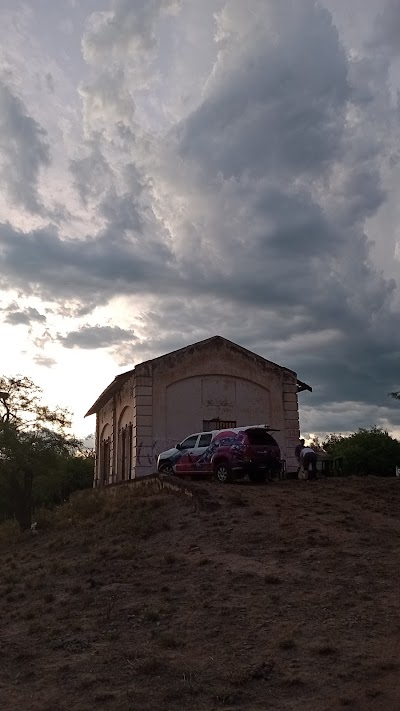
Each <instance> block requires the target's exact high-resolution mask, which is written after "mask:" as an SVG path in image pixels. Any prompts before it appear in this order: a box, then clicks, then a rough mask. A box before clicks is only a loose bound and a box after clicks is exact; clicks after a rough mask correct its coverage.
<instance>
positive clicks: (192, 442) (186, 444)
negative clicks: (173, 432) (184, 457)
mask: <svg viewBox="0 0 400 711" xmlns="http://www.w3.org/2000/svg"><path fill="white" fill-rule="evenodd" d="M198 436H199V435H197V434H196V435H190V437H186V439H184V440H183V442H181V449H194V447H195V446H196V444H197V438H198Z"/></svg>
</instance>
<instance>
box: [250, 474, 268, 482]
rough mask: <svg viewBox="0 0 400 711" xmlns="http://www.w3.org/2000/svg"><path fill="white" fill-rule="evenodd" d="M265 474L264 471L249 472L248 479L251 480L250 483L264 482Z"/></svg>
mask: <svg viewBox="0 0 400 711" xmlns="http://www.w3.org/2000/svg"><path fill="white" fill-rule="evenodd" d="M266 478H267V477H266V474H265V472H250V473H249V479H250V481H251V482H252V484H264V482H265V480H266Z"/></svg>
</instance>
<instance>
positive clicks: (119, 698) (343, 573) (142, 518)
mask: <svg viewBox="0 0 400 711" xmlns="http://www.w3.org/2000/svg"><path fill="white" fill-rule="evenodd" d="M206 487H207V489H208V491H209V492H210V497H209V498H211V499H212V500H214V502H216V503H215V505H214V506H213V507H211V506H209V507H202V506H200V505H199V503H198V501H197V498H196V497H194V498H193V499H190V498H188V497H186V496H183V495H178V494H176V493H172V492H169V491H166V490H164V491H161V492H160V491H157V490H156V489H153V488H144V487H143V488H142V487H138V488H136V487H133V486H131V487H124V488H119V489H114V490H113V494H112V495H111V493H104V492H93V493H91V492H88V494H87V495H83V496H78V497H75V498H74V499H73V500H72V501H71V502H70V503H69V504H67V505H65V506H64V507H63V508H62V509H59V510H58V511H57V512H55V513H52V514H47V515H46V516H45V517H43V516H42V517H41V519H40V520H39V532H38V535H37V536H32V535H30V534H29V535H28V534H26V535H24V536H20V535H19V534H18V533H17V532H16V531H15V529H14V527H13V526H12V525H11V524H7V525H4V526H3V527H0V707H1V709H2V710H3V711H11V710H12V711H14V710H15V711H16V710H17V709H18V710H19V709H29V711H64V709H65V710H68V711H89V710H90V711H91V710H92V709H98V708H101V709H115V710H117V711H128V710H132V711H133V710H134V709H135V710H139V709H140V710H142V711H147V710H148V711H150V710H151V711H153V710H154V709H156V710H157V711H164V710H165V711H167V710H168V711H169V710H170V709H178V710H179V709H190V710H191V711H193V709H204V711H206V710H207V711H210V710H212V709H216V710H218V709H248V710H249V711H250V710H251V711H257V710H258V709H260V711H261V709H262V710H263V711H265V709H271V710H274V711H280V710H281V709H282V710H283V709H285V710H289V709H302V710H304V711H317V710H318V711H325V710H328V709H329V710H330V709H332V710H333V709H341V708H346V707H347V708H352V709H362V710H363V711H364V710H365V709H385V710H389V709H399V708H400V680H399V670H400V654H399V652H400V602H399V594H398V575H399V560H400V557H399V552H400V518H399V504H400V480H398V479H397V480H396V479H390V480H389V479H373V478H368V479H347V480H341V479H339V480H325V481H320V482H295V481H293V482H291V481H287V482H279V483H275V484H273V485H270V486H263V487H262V486H260V487H253V486H246V485H238V484H237V485H231V486H226V487H222V486H221V487H218V486H217V485H216V484H208V485H206Z"/></svg>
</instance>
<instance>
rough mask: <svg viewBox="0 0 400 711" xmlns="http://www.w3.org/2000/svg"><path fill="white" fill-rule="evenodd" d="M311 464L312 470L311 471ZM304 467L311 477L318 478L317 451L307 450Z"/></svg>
mask: <svg viewBox="0 0 400 711" xmlns="http://www.w3.org/2000/svg"><path fill="white" fill-rule="evenodd" d="M310 465H311V472H310ZM303 469H304V471H305V472H308V478H309V479H316V478H317V455H316V453H315V452H307V454H305V455H304V457H303Z"/></svg>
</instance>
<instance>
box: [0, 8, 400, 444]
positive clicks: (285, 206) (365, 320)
mask: <svg viewBox="0 0 400 711" xmlns="http://www.w3.org/2000/svg"><path fill="white" fill-rule="evenodd" d="M91 7H92V9H93V10H95V11H94V12H92V14H91V15H90V16H89V17H87V18H85V25H84V27H85V29H84V31H83V35H82V38H81V39H82V50H83V57H84V60H85V62H86V68H87V69H88V72H87V73H86V74H85V77H84V80H83V81H82V83H81V84H80V86H79V87H77V93H78V92H79V96H80V97H81V100H82V124H81V126H80V128H81V129H82V130H81V134H80V137H79V142H78V141H76V143H75V144H74V145H73V151H71V155H69V156H68V161H67V178H66V180H67V181H69V183H68V185H69V191H70V193H68V195H69V198H68V200H67V199H66V203H68V201H69V200H70V201H71V205H72V204H73V200H76V204H79V208H77V209H76V210H75V213H74V210H73V209H72V208H71V206H70V205H69V204H68V205H67V204H66V208H67V207H68V210H66V213H65V214H66V215H67V214H68V215H74V219H72V218H71V219H68V217H65V218H64V219H63V220H61V219H57V218H56V217H54V218H53V219H52V222H51V223H48V222H46V221H45V220H44V219H42V221H41V222H40V224H39V223H37V224H36V223H35V224H33V223H32V224H31V223H24V224H18V225H17V224H14V223H13V222H12V221H10V220H7V219H3V220H2V222H1V224H0V277H1V284H2V287H3V289H5V290H7V289H9V290H12V289H18V290H19V291H20V292H21V293H23V294H25V296H27V297H29V295H32V294H35V295H40V297H41V298H42V299H44V300H46V302H48V303H50V304H53V306H54V312H55V313H63V314H64V315H65V316H64V317H65V319H68V318H71V326H70V329H69V330H67V329H66V328H63V329H58V333H60V332H61V331H62V333H63V334H66V335H59V336H58V343H59V344H61V345H62V346H63V347H64V348H66V349H72V348H75V349H78V348H81V349H82V350H88V349H90V350H96V349H103V348H111V349H113V350H112V352H113V353H114V354H115V358H116V361H117V362H118V364H121V365H127V366H128V365H130V364H131V363H132V362H138V361H139V360H141V359H146V358H150V357H153V356H156V355H160V354H161V353H163V352H166V351H168V350H172V349H174V348H176V347H180V346H183V345H185V344H187V343H189V342H191V341H196V340H201V339H202V338H206V337H208V336H211V335H215V334H216V333H219V334H221V335H223V336H226V337H227V338H230V339H231V340H234V341H236V342H238V343H241V344H242V345H244V346H245V347H247V348H249V349H253V350H255V351H257V352H259V353H260V354H261V355H263V356H265V357H266V358H269V359H271V360H274V361H276V362H279V363H282V365H285V366H287V367H290V368H293V369H294V370H296V371H297V372H298V373H299V376H300V377H301V378H302V379H303V380H306V381H309V382H310V384H311V385H312V386H313V393H312V394H307V403H305V406H304V407H305V409H304V418H305V419H304V422H305V426H306V427H307V429H308V430H309V431H311V430H312V429H313V428H314V429H316V425H317V423H318V422H319V423H320V424H321V423H322V422H323V423H324V428H325V429H327V430H329V429H332V428H335V429H336V427H337V421H338V417H339V416H340V415H339V413H340V411H341V410H343V408H345V409H346V412H347V415H346V417H343V425H345V426H346V429H347V428H348V427H350V423H351V422H353V423H354V426H357V425H358V424H360V425H366V426H367V425H368V424H371V422H369V421H367V420H368V419H370V418H372V417H373V418H375V420H376V421H379V422H391V423H392V424H393V426H397V425H400V416H399V413H400V408H398V405H397V404H396V403H394V402H393V403H392V402H390V400H388V398H387V395H386V393H387V392H389V391H391V390H394V389H396V388H397V387H398V386H399V385H400V375H399V372H398V354H399V353H400V335H399V333H398V329H396V328H395V327H394V324H395V323H396V322H397V320H398V317H399V295H398V283H397V274H398V272H397V274H396V268H393V263H394V257H395V255H394V252H393V254H392V255H391V256H390V257H388V259H389V261H390V265H389V263H388V264H387V265H384V268H382V265H381V264H380V265H379V267H378V265H377V263H376V253H377V252H379V248H380V247H381V246H383V245H384V244H385V245H386V244H387V240H386V239H385V238H386V235H385V234H384V233H380V231H379V229H377V227H376V225H378V226H379V225H381V224H386V223H385V219H386V218H385V215H386V212H385V210H386V209H387V204H388V201H390V200H392V201H393V200H394V201H395V195H396V190H397V187H396V180H395V178H394V177H393V176H394V175H395V173H394V171H396V170H397V166H398V163H399V157H398V147H397V146H398V140H399V115H398V106H397V103H396V99H395V94H396V91H395V90H396V89H398V88H400V80H399V81H398V86H396V85H394V84H393V81H394V79H393V76H394V74H393V65H391V62H392V59H393V57H394V56H395V55H396V54H397V53H398V44H397V39H396V32H395V26H396V22H397V19H396V18H398V12H397V11H398V9H399V3H398V2H394V0H390V1H389V2H388V3H387V4H386V5H385V6H384V7H380V6H379V5H378V4H377V5H376V8H375V14H376V17H377V21H376V23H375V24H374V19H375V15H374V14H373V12H372V10H371V7H372V4H371V3H370V4H369V5H368V8H369V9H368V12H369V13H370V30H369V32H368V33H367V34H366V35H365V36H363V37H362V38H360V40H359V46H358V47H357V49H355V47H353V46H349V45H346V40H345V37H344V35H343V34H341V30H340V26H339V25H340V23H337V22H336V20H335V18H334V17H333V15H332V14H331V12H330V11H329V9H328V6H324V3H319V2H314V0H302V2H298V3H294V2H292V1H291V0H252V11H251V12H249V11H248V8H247V7H246V4H245V3H242V2H239V1H238V0H224V1H222V0H205V2H204V3H202V4H201V7H200V5H199V4H196V3H195V2H194V0H186V2H174V1H172V0H164V1H163V0H156V1H155V2H144V0H135V1H134V2H127V0H117V1H116V2H109V3H106V7H105V8H104V7H101V8H100V7H99V8H96V3H95V1H94V0H93V2H92V4H91ZM97 10H99V11H97ZM195 13H196V25H194V24H193V17H194V16H195ZM199 27H201V32H200V31H199ZM397 34H398V33H397ZM174 37H175V38H179V42H178V40H174ZM188 47H190V51H191V53H192V55H191V56H192V59H191V62H190V63H188V61H187V57H188V55H187V54H185V52H188V51H189V50H188ZM180 48H182V49H180ZM204 48H207V52H206V51H205V49H204ZM196 53H197V54H196ZM206 54H207V56H205V55H206ZM58 84H59V82H57V84H56V85H55V88H54V92H55V93H56V92H57V86H58ZM180 86H182V91H183V87H185V92H188V96H187V98H186V99H184V98H182V97H179V100H178V98H177V93H179V92H177V89H176V87H180ZM7 96H8V95H7ZM8 101H9V106H10V107H11V106H12V107H14V108H13V111H14V112H16V111H17V109H18V111H19V114H20V115H21V116H25V120H26V122H25V123H24V122H23V121H22V123H21V126H23V130H22V129H21V131H20V135H19V139H18V140H19V144H18V145H19V146H21V145H22V146H23V145H24V144H23V142H22V143H21V141H22V139H21V135H22V136H27V137H29V140H30V146H31V148H30V150H31V152H30V153H29V154H28V158H27V166H28V167H26V166H25V164H22V163H18V161H17V163H16V165H17V167H16V171H17V172H16V173H15V176H16V178H15V181H16V182H14V183H13V182H12V180H11V182H10V180H9V183H8V185H9V186H10V185H11V188H10V187H8V190H9V191H10V190H11V192H9V194H10V196H11V194H13V196H14V199H16V196H17V193H16V192H15V191H16V189H17V188H16V187H15V186H16V185H17V183H18V186H19V187H18V189H19V190H21V191H22V192H21V195H20V197H19V200H20V203H21V204H22V205H23V206H24V207H25V208H26V209H28V208H29V209H30V210H33V209H34V207H35V204H36V209H37V205H38V200H39V198H38V179H39V175H40V170H41V168H42V167H44V166H45V165H46V164H47V163H46V162H48V160H49V147H48V145H47V143H46V141H47V138H46V135H45V134H44V133H43V132H42V130H41V128H40V126H39V125H38V124H36V123H35V122H34V121H33V119H30V118H29V116H28V109H27V108H26V107H25V106H24V105H23V104H22V103H21V102H20V103H18V102H19V100H17V99H16V97H14V99H12V98H10V97H8ZM13 101H14V102H16V103H13ZM9 110H10V111H11V109H9ZM24 140H25V139H24ZM26 140H28V139H26ZM5 155H7V154H5ZM29 156H31V157H30V158H29ZM7 160H8V164H7V165H9V164H11V162H12V161H11V158H8V159H7ZM18 166H19V167H18ZM29 166H30V167H29ZM24 171H25V173H24ZM13 185H14V188H13ZM21 186H24V187H21ZM13 190H14V192H12V191H13ZM23 195H25V197H21V196H23ZM71 196H74V197H71ZM35 200H36V203H35ZM382 216H383V217H382ZM374 221H375V222H374ZM391 238H392V242H393V243H394V242H395V239H396V238H395V236H391ZM389 273H390V276H389ZM393 274H395V278H394V277H393ZM121 299H122V300H123V303H124V307H121V303H122V302H121ZM117 302H118V304H119V305H120V306H119V308H120V309H121V311H120V315H121V314H122V313H123V320H120V319H119V318H115V319H113V318H111V319H110V314H111V313H112V310H113V309H114V308H116V307H115V303H117ZM68 304H73V305H74V306H73V308H72V307H69V306H68ZM99 307H102V308H104V309H105V310H106V309H107V308H108V309H109V311H108V312H106V311H105V312H104V313H107V319H108V320H107V322H104V324H103V323H99V322H98V321H97V319H98V309H99ZM14 318H17V316H15V317H14ZM83 318H84V319H85V321H84V322H82V320H83ZM77 321H78V323H77ZM116 322H117V323H119V324H121V326H110V325H109V323H116ZM72 323H73V325H72ZM105 324H106V325H105ZM67 328H68V327H67ZM305 397H306V396H304V398H305ZM304 402H305V399H304ZM319 412H320V413H322V415H323V416H322V415H321V418H320V419H319V417H318V413H319ZM330 412H331V413H332V417H331V419H329V417H330V416H329V413H330ZM349 413H352V414H351V415H349ZM330 423H331V424H330ZM341 429H342V430H343V429H345V428H344V426H343V427H342V428H341Z"/></svg>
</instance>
